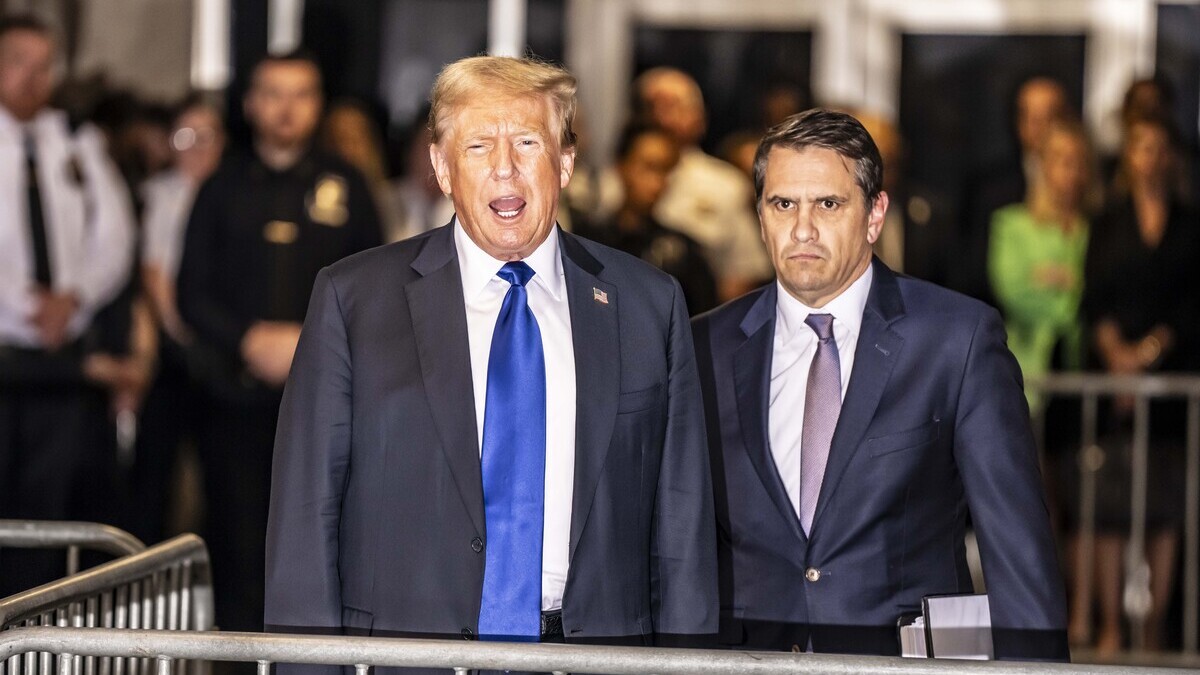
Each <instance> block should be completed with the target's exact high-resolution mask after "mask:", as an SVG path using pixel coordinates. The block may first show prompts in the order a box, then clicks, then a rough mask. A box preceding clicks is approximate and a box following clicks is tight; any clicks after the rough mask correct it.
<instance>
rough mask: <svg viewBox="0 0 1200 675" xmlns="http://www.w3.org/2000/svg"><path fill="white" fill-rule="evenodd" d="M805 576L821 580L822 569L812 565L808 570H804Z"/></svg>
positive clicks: (813, 580)
mask: <svg viewBox="0 0 1200 675" xmlns="http://www.w3.org/2000/svg"><path fill="white" fill-rule="evenodd" d="M804 578H805V579H808V580H809V581H811V582H813V583H816V582H818V581H820V580H821V570H819V569H817V568H815V567H810V568H808V569H807V570H804Z"/></svg>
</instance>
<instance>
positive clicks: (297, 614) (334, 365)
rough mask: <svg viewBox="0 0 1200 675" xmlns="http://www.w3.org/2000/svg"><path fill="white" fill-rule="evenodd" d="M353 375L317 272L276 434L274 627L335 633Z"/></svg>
mask: <svg viewBox="0 0 1200 675" xmlns="http://www.w3.org/2000/svg"><path fill="white" fill-rule="evenodd" d="M352 377H353V372H352V367H351V362H350V347H349V343H348V341H347V334H346V327H345V323H344V321H343V317H342V313H341V307H340V301H339V299H338V295H337V289H336V288H335V286H334V283H333V280H332V279H331V278H330V276H329V273H328V270H322V271H321V272H320V273H319V274H318V275H317V278H316V282H315V284H314V288H313V294H312V299H311V301H310V303H309V307H308V315H307V317H306V318H305V321H304V328H303V331H302V333H301V335H300V343H299V345H298V346H297V348H296V358H295V361H294V362H293V364H292V372H291V377H290V378H289V379H288V383H287V387H286V388H285V389H284V394H283V403H282V405H281V407H280V411H279V427H278V429H277V431H276V434H275V456H274V464H273V467H272V476H271V511H270V517H269V520H268V523H267V542H266V543H267V560H266V569H267V573H266V598H265V608H266V612H265V617H264V622H265V624H266V625H267V629H268V630H271V631H277V632H301V633H332V634H340V633H341V610H342V605H341V587H340V582H339V575H338V527H339V521H340V517H341V504H342V496H343V494H344V493H345V489H346V481H347V478H348V476H349V470H350V439H351V398H352V397H351V382H352ZM304 672H315V671H312V670H308V669H306V670H305V671H304ZM329 672H330V673H333V672H336V669H333V670H330V671H329Z"/></svg>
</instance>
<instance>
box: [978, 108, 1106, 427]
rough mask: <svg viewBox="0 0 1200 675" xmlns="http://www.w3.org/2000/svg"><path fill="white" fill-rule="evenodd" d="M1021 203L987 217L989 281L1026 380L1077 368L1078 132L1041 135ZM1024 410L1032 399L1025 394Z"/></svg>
mask: <svg viewBox="0 0 1200 675" xmlns="http://www.w3.org/2000/svg"><path fill="white" fill-rule="evenodd" d="M1038 166H1039V169H1038V172H1037V175H1035V176H1034V177H1033V182H1032V184H1031V185H1030V188H1029V195H1028V197H1027V198H1026V199H1025V200H1024V201H1022V202H1020V203H1016V204H1010V205H1008V206H1005V207H1004V208H1001V209H999V210H998V211H996V212H995V213H994V214H993V215H992V225H991V242H990V244H989V246H988V275H989V278H990V279H991V284H992V292H993V293H994V295H995V297H996V300H997V302H998V305H999V308H1000V311H1001V313H1002V314H1003V315H1004V321H1005V329H1006V330H1007V331H1008V348H1009V350H1011V351H1012V353H1013V356H1015V357H1017V363H1019V364H1020V366H1021V372H1022V374H1023V375H1024V376H1025V380H1026V382H1028V381H1030V380H1035V379H1037V378H1039V377H1041V376H1043V375H1045V374H1046V373H1048V372H1050V371H1052V370H1079V369H1080V368H1082V367H1083V326H1082V324H1081V322H1080V317H1079V306H1080V301H1081V300H1082V298H1083V264H1084V258H1085V256H1086V254H1087V242H1088V222H1087V214H1086V212H1085V199H1086V197H1087V191H1088V187H1089V185H1090V182H1091V180H1090V176H1091V150H1090V145H1089V143H1088V139H1087V134H1086V132H1085V131H1084V130H1083V127H1082V126H1081V125H1079V124H1076V123H1072V122H1062V121H1060V122H1055V123H1054V124H1052V125H1051V127H1050V130H1049V131H1048V132H1047V133H1046V135H1045V140H1044V141H1043V143H1042V151H1041V153H1040V155H1039V158H1038ZM1027 396H1028V397H1029V399H1030V403H1031V405H1035V404H1036V401H1035V397H1034V396H1033V394H1032V393H1027Z"/></svg>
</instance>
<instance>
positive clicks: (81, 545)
mask: <svg viewBox="0 0 1200 675" xmlns="http://www.w3.org/2000/svg"><path fill="white" fill-rule="evenodd" d="M4 548H65V549H67V574H68V575H72V574H75V573H76V572H78V571H79V554H80V552H81V551H83V550H88V551H99V552H100V553H108V554H110V555H114V556H122V555H129V554H131V553H137V552H139V551H144V550H145V549H146V545H145V544H143V543H142V542H141V540H140V539H138V538H137V537H135V536H133V535H132V534H129V533H128V532H126V531H125V530H119V529H117V528H115V527H111V526H109V525H101V524H100V523H79V522H68V521H58V520H0V549H4Z"/></svg>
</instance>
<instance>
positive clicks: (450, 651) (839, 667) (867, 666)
mask: <svg viewBox="0 0 1200 675" xmlns="http://www.w3.org/2000/svg"><path fill="white" fill-rule="evenodd" d="M31 652H43V653H48V654H58V655H60V663H61V667H60V669H59V670H58V675H80V671H79V659H80V658H85V659H93V658H99V657H120V658H124V659H133V660H142V659H153V660H154V661H155V663H156V673H157V675H170V674H171V673H172V671H173V669H174V668H175V666H176V664H177V662H178V661H179V660H188V661H192V662H195V661H240V662H254V663H257V664H258V672H259V675H267V673H269V672H270V668H271V665H272V664H274V663H299V664H319V665H331V666H354V668H355V672H356V675H369V672H370V668H372V667H401V668H444V669H447V670H451V669H452V670H454V672H455V673H456V675H466V673H467V672H468V671H470V670H513V671H529V672H550V673H570V672H588V673H602V674H609V675H635V674H640V673H656V674H657V675H717V674H718V673H720V674H726V673H738V674H743V673H744V674H747V675H751V674H755V675H783V674H784V673H789V674H791V673H795V674H801V675H803V674H806V673H830V674H833V675H840V674H847V675H849V674H850V673H855V674H862V675H885V674H886V675H926V674H928V675H946V674H948V673H962V674H965V675H973V674H976V673H978V674H985V673H986V674H987V675H1041V674H1045V675H1055V674H1058V673H1129V674H1130V675H1176V674H1177V673H1179V672H1180V671H1179V670H1175V669H1169V668H1133V667H1126V666H1088V665H1069V664H1044V663H1023V662H1003V661H987V662H980V661H948V660H947V661H938V660H934V659H901V658H897V657H882V656H835V655H830V654H793V653H791V652H743V651H709V650H699V649H663V648H654V647H593V646H583V645H559V644H553V645H547V644H528V643H522V644H509V643H499V642H464V641H461V640H412V639H401V638H359V637H340V636H336V637H330V636H307V635H305V636H301V635H266V634H261V633H217V632H210V633H193V632H186V633H183V632H167V631H131V630H109V629H70V628H59V629H56V628H18V629H16V630H12V631H8V632H6V633H0V660H4V659H8V660H10V661H11V659H13V658H19V656H20V655H21V654H27V653H31Z"/></svg>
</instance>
